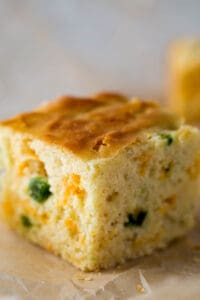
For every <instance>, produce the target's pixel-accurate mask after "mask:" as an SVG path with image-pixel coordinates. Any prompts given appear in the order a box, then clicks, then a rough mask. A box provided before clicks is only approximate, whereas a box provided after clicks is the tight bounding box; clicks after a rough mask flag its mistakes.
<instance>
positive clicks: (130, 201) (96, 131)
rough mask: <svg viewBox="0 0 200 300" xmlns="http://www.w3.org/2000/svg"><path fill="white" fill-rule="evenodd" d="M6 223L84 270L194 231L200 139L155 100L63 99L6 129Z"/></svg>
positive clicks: (0, 139) (2, 143) (2, 141)
mask: <svg viewBox="0 0 200 300" xmlns="http://www.w3.org/2000/svg"><path fill="white" fill-rule="evenodd" d="M0 149H1V150H0V153H1V160H2V161H3V165H4V169H5V172H4V173H3V178H2V181H3V190H2V192H1V206H2V214H3V218H4V220H5V221H6V222H7V223H8V224H10V226H11V227H12V228H13V229H14V230H16V231H17V232H19V233H20V234H22V235H23V236H25V237H27V238H28V239H29V240H31V241H32V242H34V243H36V244H39V245H41V246H42V247H44V248H46V249H48V250H49V251H52V252H54V253H56V254H58V255H60V256H61V257H62V258H63V259H66V260H68V261H69V262H71V263H72V264H74V265H75V266H77V267H78V268H80V269H82V270H85V271H94V270H98V269H107V268H110V267H112V266H115V265H116V264H120V263H123V262H124V261H126V260H127V259H131V258H134V257H137V256H140V255H144V254H147V253H151V252H152V251H153V249H155V248H163V247H165V246H166V245H167V244H168V243H169V242H170V241H172V240H174V239H175V238H177V237H180V236H182V235H184V234H185V233H187V232H188V230H190V228H191V227H192V226H193V224H194V215H195V206H196V198H197V196H198V195H199V189H198V180H199V174H200V134H199V131H198V130H197V129H195V128H193V127H190V126H186V125H183V124H182V123H181V121H180V120H179V119H177V117H176V116H174V115H171V114H170V113H168V112H166V111H164V110H163V109H161V108H160V107H159V106H158V104H156V103H155V102H147V101H141V100H139V99H127V98H126V97H124V96H122V95H115V94H100V95H97V96H94V97H91V98H88V99H80V98H76V97H62V98H60V99H58V100H56V101H53V102H50V103H47V104H46V105H44V106H42V107H40V108H37V109H36V110H35V111H33V112H31V113H24V114H21V115H18V116H16V117H14V118H12V119H9V120H5V121H3V122H1V123H0Z"/></svg>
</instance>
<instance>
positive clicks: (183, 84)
mask: <svg viewBox="0 0 200 300" xmlns="http://www.w3.org/2000/svg"><path fill="white" fill-rule="evenodd" d="M168 90H169V101H170V106H171V108H172V109H173V110H174V111H176V112H177V113H178V114H180V115H181V116H183V117H185V118H186V119H187V120H188V121H189V122H192V123H195V122H198V123H199V122H200V37H199V38H185V39H181V40H178V41H176V42H174V43H173V44H172V45H171V49H170V54H169V87H168Z"/></svg>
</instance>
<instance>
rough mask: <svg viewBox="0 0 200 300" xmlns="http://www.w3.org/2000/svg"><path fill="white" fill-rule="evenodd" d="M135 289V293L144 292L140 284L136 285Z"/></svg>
mask: <svg viewBox="0 0 200 300" xmlns="http://www.w3.org/2000/svg"><path fill="white" fill-rule="evenodd" d="M136 289H137V291H138V293H141V294H142V293H144V292H145V289H144V288H143V286H142V285H141V284H140V283H138V284H137V285H136Z"/></svg>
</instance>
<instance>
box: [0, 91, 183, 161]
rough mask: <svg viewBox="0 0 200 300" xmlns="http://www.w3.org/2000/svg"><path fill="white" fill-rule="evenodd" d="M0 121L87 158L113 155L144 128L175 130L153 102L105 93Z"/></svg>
mask: <svg viewBox="0 0 200 300" xmlns="http://www.w3.org/2000/svg"><path fill="white" fill-rule="evenodd" d="M129 100H130V101H129ZM0 124H1V126H6V127H9V128H12V129H13V130H14V131H17V132H21V133H26V134H28V135H29V136H31V137H33V138H34V137H36V138H39V139H41V140H43V141H45V142H47V143H51V144H55V145H57V146H59V147H61V148H62V149H63V150H65V149H67V150H69V151H71V152H72V153H74V154H76V155H78V156H80V157H81V158H83V159H86V160H90V159H95V158H103V157H110V156H113V155H115V154H116V153H117V152H118V151H119V150H120V149H122V148H124V147H125V146H128V145H130V144H132V143H134V142H136V141H138V133H141V132H142V131H143V130H144V129H149V128H153V130H154V128H155V130H156V129H176V128H177V124H178V123H177V118H176V117H175V116H173V115H171V114H169V113H167V112H165V111H163V110H161V109H160V108H159V106H158V104H157V103H156V102H148V101H141V100H139V99H133V100H131V99H128V98H126V97H125V96H123V95H120V94H109V93H104V94H98V95H96V96H93V97H90V98H78V97H66V96H64V97H61V98H59V99H57V100H55V101H53V102H50V103H47V104H46V105H43V106H41V107H39V108H37V109H36V110H34V111H33V112H30V113H24V114H21V115H18V116H16V117H14V118H12V119H9V120H5V121H3V122H1V123H0Z"/></svg>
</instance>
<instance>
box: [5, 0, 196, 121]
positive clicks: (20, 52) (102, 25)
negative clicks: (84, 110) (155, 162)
mask: <svg viewBox="0 0 200 300" xmlns="http://www.w3.org/2000/svg"><path fill="white" fill-rule="evenodd" d="M188 35H192V36H196V35H200V1H199V0H167V1H163V0H134V1H133V0H120V1H116V0H110V1H107V0H101V1H99V0H57V1H51V0H0V118H4V117H7V116H11V115H13V114H15V113H17V112H20V111H23V110H29V109H31V108H33V107H34V106H35V105H37V104H38V103H40V102H41V101H44V100H47V99H48V100H49V99H52V98H54V97H56V96H59V95H61V94H69V93H70V94H90V93H93V92H97V91H100V90H102V89H103V90H108V89H109V90H118V91H123V92H125V93H128V94H130V95H138V96H142V97H147V98H157V99H161V98H162V97H163V91H164V85H165V65H166V49H167V47H168V45H169V43H170V42H171V41H172V40H174V39H175V38H177V37H183V36H188Z"/></svg>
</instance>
